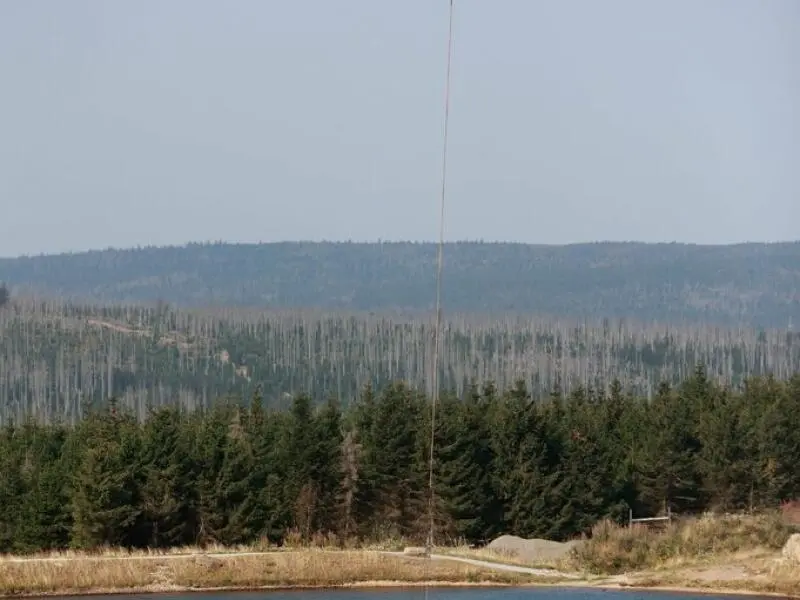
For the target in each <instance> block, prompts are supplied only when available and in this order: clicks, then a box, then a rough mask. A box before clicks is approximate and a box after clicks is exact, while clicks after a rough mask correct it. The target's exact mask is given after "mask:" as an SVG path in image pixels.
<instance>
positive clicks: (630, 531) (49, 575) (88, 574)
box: [0, 513, 800, 597]
mask: <svg viewBox="0 0 800 600" xmlns="http://www.w3.org/2000/svg"><path fill="white" fill-rule="evenodd" d="M796 529H797V526H796V525H791V524H789V523H787V521H786V519H785V518H784V517H783V516H782V515H780V514H778V513H774V514H772V513H771V514H764V515H757V516H752V515H748V516H741V515H735V516H724V517H710V516H709V517H702V518H696V519H685V520H679V521H676V522H674V523H673V524H671V525H670V526H669V527H667V528H666V529H664V530H661V531H658V530H651V529H647V528H645V527H633V528H627V527H620V526H618V525H615V524H612V523H608V522H603V523H599V524H598V525H597V526H596V527H595V528H594V530H593V532H592V536H591V537H590V538H589V539H586V540H583V541H582V542H581V543H579V544H577V545H575V546H574V548H573V549H572V550H570V551H569V553H568V555H566V556H565V557H564V558H562V559H558V560H554V561H552V562H550V561H548V562H547V563H542V562H541V561H537V562H536V563H531V562H529V561H526V560H525V558H524V557H521V556H514V555H513V554H509V553H505V552H497V551H493V550H489V549H474V548H467V547H464V546H461V547H459V546H457V545H453V546H452V547H448V548H438V549H437V550H436V552H437V553H438V554H451V555H454V556H460V557H468V558H472V559H478V560H483V561H489V562H496V563H504V564H516V565H522V566H528V567H550V568H556V569H558V570H561V571H563V572H564V574H565V577H566V575H569V574H571V575H572V577H575V576H579V579H571V580H569V581H566V580H565V583H566V584H567V585H589V586H612V587H614V586H619V587H638V588H648V587H650V588H665V589H675V590H704V591H720V590H725V591H730V592H750V593H779V594H784V595H787V596H796V597H800V564H791V563H789V562H787V561H785V560H782V559H781V558H780V556H781V555H780V549H781V548H782V547H783V545H784V544H785V542H786V540H787V539H788V538H789V536H790V535H791V533H792V532H793V531H795V530H796ZM329 542H330V540H328V539H327V538H317V539H315V540H314V541H313V546H314V547H307V546H306V547H299V546H298V545H296V544H293V545H290V547H284V548H281V549H275V548H271V547H268V546H258V545H256V546H247V547H235V548H231V547H211V548H204V549H202V550H201V549H199V548H176V549H171V550H165V551H158V552H148V551H135V552H128V551H124V550H115V549H105V550H101V551H97V552H95V553H90V554H87V553H77V552H61V553H50V554H38V555H34V556H28V557H0V595H5V596H11V595H41V594H63V595H68V594H85V593H90V592H96V593H102V592H134V591H135V592H148V591H149V592H158V591H191V590H208V589H259V588H269V587H334V586H347V585H400V584H403V585H413V584H419V583H423V582H436V583H439V584H455V585H470V584H511V585H519V584H525V583H541V582H543V581H547V582H549V583H554V584H555V583H558V581H559V579H558V578H552V577H548V578H545V579H544V580H542V579H539V580H537V578H536V577H535V576H533V575H528V574H520V573H514V572H504V571H501V570H497V569H493V568H489V567H484V566H477V565H471V564H465V563H460V562H455V561H450V560H434V561H430V562H429V561H426V560H421V559H419V558H413V557H407V556H403V555H402V554H387V553H385V552H384V551H385V550H397V549H398V548H399V547H402V543H401V541H399V540H390V541H387V542H384V543H380V544H374V545H371V546H369V547H360V548H357V549H348V550H342V549H334V548H333V547H332V544H331V543H329Z"/></svg>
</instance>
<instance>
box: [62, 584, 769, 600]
mask: <svg viewBox="0 0 800 600" xmlns="http://www.w3.org/2000/svg"><path fill="white" fill-rule="evenodd" d="M425 598H426V596H425V589H424V588H406V589H403V588H390V589H381V590H376V589H341V590H294V591H292V590H282V591H277V590H276V591H262V592H202V593H189V594H157V595H151V594H142V595H113V596H92V599H91V600H425ZM742 598H744V597H743V596H739V595H719V594H713V595H712V594H699V593H691V592H689V593H678V592H656V591H647V590H602V589H597V588H594V589H586V588H567V587H564V588H533V587H526V588H501V589H498V588H469V589H463V588H429V589H428V594H427V600H550V599H552V600H742ZM749 598H751V600H752V599H753V598H756V597H755V596H751V597H749ZM60 600H86V598H85V597H74V598H73V597H69V598H67V597H63V598H61V599H60Z"/></svg>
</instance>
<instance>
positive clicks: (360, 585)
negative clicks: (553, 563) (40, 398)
mask: <svg viewBox="0 0 800 600" xmlns="http://www.w3.org/2000/svg"><path fill="white" fill-rule="evenodd" d="M424 587H432V588H470V589H481V588H483V589H487V590H491V589H503V588H560V589H587V588H590V589H597V590H608V591H613V590H616V591H622V592H669V593H674V594H680V595H694V596H743V597H763V598H800V596H790V595H787V594H783V593H779V592H762V591H752V590H747V589H730V588H714V587H691V586H678V585H675V586H671V585H653V586H647V585H628V584H621V583H593V582H591V581H585V580H584V581H572V582H570V583H561V582H558V583H555V582H554V583H547V582H526V583H500V582H491V581H487V582H481V581H475V582H471V581H410V582H409V581H362V582H353V583H343V584H337V585H330V584H327V585H303V584H297V585H292V584H286V585H267V586H218V587H190V586H158V585H149V586H141V587H132V588H116V589H88V590H57V591H49V592H36V591H32V592H20V593H15V594H0V598H36V597H59V596H73V597H76V596H126V595H152V596H158V595H159V594H202V593H206V594H207V593H222V592H277V591H286V590H291V591H303V590H308V591H312V590H317V591H319V590H341V589H361V590H370V589H372V590H375V591H377V592H379V591H381V590H387V589H400V588H409V589H419V588H424Z"/></svg>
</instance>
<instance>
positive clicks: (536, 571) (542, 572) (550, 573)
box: [423, 554, 581, 579]
mask: <svg viewBox="0 0 800 600" xmlns="http://www.w3.org/2000/svg"><path fill="white" fill-rule="evenodd" d="M431 559H433V560H451V561H456V562H462V563H466V564H468V565H472V566H475V567H483V568H485V569H494V570H495V571H510V572H513V573H525V574H528V575H535V576H537V577H559V578H563V579H580V578H581V576H580V575H578V574H577V573H567V572H565V571H558V570H556V569H542V568H535V567H522V566H519V565H507V564H505V563H498V562H491V561H488V560H478V559H475V558H464V557H462V556H452V555H449V554H431ZM423 560H424V558H423Z"/></svg>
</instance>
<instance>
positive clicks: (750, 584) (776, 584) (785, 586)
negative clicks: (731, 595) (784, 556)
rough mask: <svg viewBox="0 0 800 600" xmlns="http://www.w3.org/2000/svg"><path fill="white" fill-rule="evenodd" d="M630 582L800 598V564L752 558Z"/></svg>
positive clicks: (643, 577)
mask: <svg viewBox="0 0 800 600" xmlns="http://www.w3.org/2000/svg"><path fill="white" fill-rule="evenodd" d="M629 585H632V586H635V587H639V588H645V587H649V588H655V587H660V588H668V589H687V590H702V591H707V592H713V591H716V592H722V591H726V592H740V593H743V592H745V593H751V594H779V595H781V596H788V597H793V598H798V597H800V565H797V564H790V563H787V562H785V561H782V560H779V559H775V558H761V559H750V560H748V561H747V562H746V563H743V564H738V565H737V564H731V565H727V566H717V567H709V568H708V569H678V570H676V571H672V572H669V571H668V572H654V573H649V574H647V575H645V576H642V577H637V578H634V579H633V580H631V581H630V583H629Z"/></svg>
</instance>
